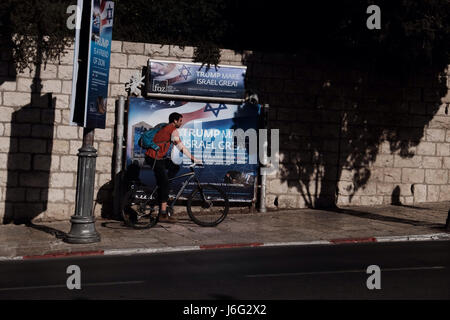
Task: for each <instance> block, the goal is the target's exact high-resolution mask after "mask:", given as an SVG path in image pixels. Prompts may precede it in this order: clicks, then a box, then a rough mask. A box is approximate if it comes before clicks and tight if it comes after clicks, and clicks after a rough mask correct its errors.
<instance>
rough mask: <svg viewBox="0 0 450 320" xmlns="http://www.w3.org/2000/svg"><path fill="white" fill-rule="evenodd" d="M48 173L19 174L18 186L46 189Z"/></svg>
mask: <svg viewBox="0 0 450 320" xmlns="http://www.w3.org/2000/svg"><path fill="white" fill-rule="evenodd" d="M48 178H49V173H48V172H38V171H33V172H22V173H20V174H19V185H20V186H21V187H36V188H48Z"/></svg>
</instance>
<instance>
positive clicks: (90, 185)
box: [64, 128, 100, 244]
mask: <svg viewBox="0 0 450 320" xmlns="http://www.w3.org/2000/svg"><path fill="white" fill-rule="evenodd" d="M94 130H95V129H93V128H92V129H91V128H84V129H83V145H82V147H81V149H79V150H78V151H79V153H78V175H77V194H76V200H75V201H76V203H75V214H74V215H73V216H72V217H71V218H70V222H71V224H72V227H71V229H70V232H69V234H68V235H67V237H66V238H65V239H64V241H65V242H68V243H80V244H84V243H93V242H99V241H100V234H99V233H98V232H97V230H96V229H95V217H94V213H93V212H92V207H93V202H94V183H95V163H96V158H97V150H96V149H95V148H94Z"/></svg>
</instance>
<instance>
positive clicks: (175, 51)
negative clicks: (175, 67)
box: [170, 45, 194, 58]
mask: <svg viewBox="0 0 450 320" xmlns="http://www.w3.org/2000/svg"><path fill="white" fill-rule="evenodd" d="M170 55H171V56H172V57H176V58H192V57H193V56H194V47H188V46H186V47H184V48H182V47H180V46H173V45H171V46H170Z"/></svg>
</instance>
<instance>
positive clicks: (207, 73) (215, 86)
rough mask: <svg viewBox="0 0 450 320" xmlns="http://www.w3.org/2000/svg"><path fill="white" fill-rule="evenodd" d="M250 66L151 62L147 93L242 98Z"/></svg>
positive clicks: (149, 64)
mask: <svg viewBox="0 0 450 320" xmlns="http://www.w3.org/2000/svg"><path fill="white" fill-rule="evenodd" d="M246 70H247V67H241V66H226V65H218V66H217V67H216V66H211V67H210V68H208V67H207V66H206V65H202V64H200V63H190V62H177V61H162V60H149V62H148V75H147V92H148V93H160V94H176V95H191V96H206V97H220V98H232V99H243V98H244V96H245V85H244V79H245V72H246Z"/></svg>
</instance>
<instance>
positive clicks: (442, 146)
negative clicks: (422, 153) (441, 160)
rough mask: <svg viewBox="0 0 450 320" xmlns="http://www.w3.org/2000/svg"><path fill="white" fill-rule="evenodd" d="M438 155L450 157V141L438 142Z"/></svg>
mask: <svg viewBox="0 0 450 320" xmlns="http://www.w3.org/2000/svg"><path fill="white" fill-rule="evenodd" d="M436 155H437V156H442V157H450V143H438V144H436Z"/></svg>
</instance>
